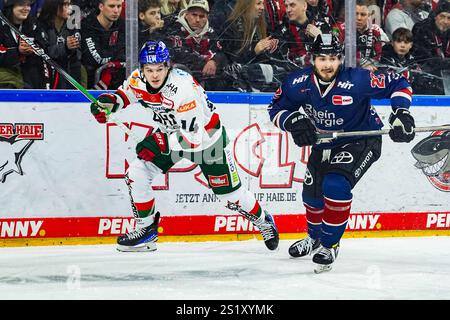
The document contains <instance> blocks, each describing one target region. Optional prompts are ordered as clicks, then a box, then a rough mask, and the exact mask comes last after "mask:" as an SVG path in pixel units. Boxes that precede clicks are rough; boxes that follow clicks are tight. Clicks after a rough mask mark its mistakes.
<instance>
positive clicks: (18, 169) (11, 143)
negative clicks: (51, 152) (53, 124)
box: [0, 123, 44, 183]
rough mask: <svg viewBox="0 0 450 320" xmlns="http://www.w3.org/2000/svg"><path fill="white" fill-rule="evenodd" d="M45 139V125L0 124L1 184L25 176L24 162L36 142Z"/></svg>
mask: <svg viewBox="0 0 450 320" xmlns="http://www.w3.org/2000/svg"><path fill="white" fill-rule="evenodd" d="M43 139H44V124H43V123H16V124H12V123H0V182H1V183H5V182H6V178H7V177H8V176H9V175H10V174H13V173H17V174H19V175H21V176H22V175H23V174H24V171H23V169H22V160H23V157H24V156H25V154H26V153H27V151H28V150H29V149H30V147H31V145H32V144H33V143H34V141H35V140H43Z"/></svg>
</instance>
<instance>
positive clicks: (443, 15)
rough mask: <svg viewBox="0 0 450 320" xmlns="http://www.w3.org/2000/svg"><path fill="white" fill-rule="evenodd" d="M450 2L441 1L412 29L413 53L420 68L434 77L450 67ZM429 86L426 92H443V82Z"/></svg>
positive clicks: (439, 75)
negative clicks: (432, 86) (436, 85)
mask: <svg viewBox="0 0 450 320" xmlns="http://www.w3.org/2000/svg"><path fill="white" fill-rule="evenodd" d="M449 30H450V2H448V1H441V2H440V3H439V5H438V7H437V8H436V10H435V11H434V12H433V13H432V14H430V16H429V17H428V18H427V19H425V20H423V21H421V22H417V23H416V24H415V25H414V27H413V30H412V33H413V37H414V47H413V49H414V53H415V55H416V58H417V61H418V62H419V64H420V65H421V68H422V69H423V70H424V71H426V72H429V73H431V74H433V75H435V76H436V77H442V74H441V70H449V69H450V41H449V33H450V31H449ZM439 84H440V86H439V87H438V88H430V89H429V90H428V92H427V94H444V87H443V83H442V82H440V83H439Z"/></svg>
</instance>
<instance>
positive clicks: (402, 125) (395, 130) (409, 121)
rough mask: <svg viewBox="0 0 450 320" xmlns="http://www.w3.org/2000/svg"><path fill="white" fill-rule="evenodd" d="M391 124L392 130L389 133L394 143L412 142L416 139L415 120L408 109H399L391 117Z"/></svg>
mask: <svg viewBox="0 0 450 320" xmlns="http://www.w3.org/2000/svg"><path fill="white" fill-rule="evenodd" d="M389 124H390V125H391V128H392V129H391V130H390V131H389V137H391V139H392V141H394V142H410V141H411V140H412V139H414V136H415V132H414V128H415V127H416V125H415V124H414V118H413V117H412V116H411V114H410V113H409V111H408V110H406V109H397V110H395V111H393V112H392V113H391V115H390V116H389Z"/></svg>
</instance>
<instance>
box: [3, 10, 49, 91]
mask: <svg viewBox="0 0 450 320" xmlns="http://www.w3.org/2000/svg"><path fill="white" fill-rule="evenodd" d="M16 27H17V28H18V29H19V30H20V31H21V32H22V33H23V34H24V35H25V36H27V37H29V38H30V39H31V40H33V42H35V43H36V44H37V45H38V46H40V47H41V48H42V49H44V50H46V47H45V41H44V40H43V36H42V34H41V32H40V31H39V28H38V26H37V23H36V21H35V20H34V19H33V18H29V19H27V20H25V21H24V23H23V24H22V25H21V26H16ZM0 67H2V68H11V69H13V70H20V72H21V73H22V77H23V81H24V88H26V89H46V88H50V83H49V75H48V69H47V66H46V63H44V61H43V60H42V58H40V57H39V56H37V55H36V54H30V55H22V54H20V53H19V36H18V35H13V32H12V30H11V28H10V27H9V26H8V25H6V24H5V23H3V22H0Z"/></svg>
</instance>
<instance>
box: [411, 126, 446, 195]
mask: <svg viewBox="0 0 450 320" xmlns="http://www.w3.org/2000/svg"><path fill="white" fill-rule="evenodd" d="M411 153H412V155H413V157H414V158H415V159H416V160H417V162H416V164H415V166H416V168H419V169H421V170H422V172H423V173H424V174H425V176H426V177H427V179H428V180H429V181H430V183H431V184H432V185H433V186H434V187H435V188H437V189H439V190H441V191H444V192H450V159H449V158H450V157H449V155H450V131H435V132H433V133H432V134H431V136H429V137H427V138H425V139H423V140H421V141H420V142H419V143H418V144H416V145H415V146H414V148H412V150H411Z"/></svg>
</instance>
